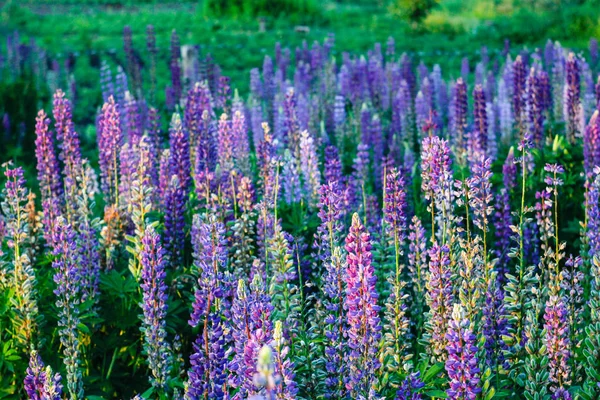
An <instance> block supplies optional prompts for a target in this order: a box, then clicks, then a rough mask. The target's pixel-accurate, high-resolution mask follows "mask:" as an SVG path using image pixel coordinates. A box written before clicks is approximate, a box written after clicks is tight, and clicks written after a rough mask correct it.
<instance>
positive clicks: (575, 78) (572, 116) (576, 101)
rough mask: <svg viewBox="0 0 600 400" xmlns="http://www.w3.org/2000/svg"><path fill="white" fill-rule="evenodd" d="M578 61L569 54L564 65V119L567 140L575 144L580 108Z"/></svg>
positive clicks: (573, 55) (577, 135)
mask: <svg viewBox="0 0 600 400" xmlns="http://www.w3.org/2000/svg"><path fill="white" fill-rule="evenodd" d="M580 68H581V67H580V65H579V61H578V60H577V58H576V57H575V54H573V53H570V54H569V56H568V57H567V60H566V63H565V89H564V93H565V98H564V100H563V105H564V110H565V111H564V119H565V122H566V124H567V139H568V140H569V142H571V143H575V138H577V137H579V135H580V134H581V133H583V132H580V131H579V122H578V115H579V112H580V110H579V109H580V107H581V77H580Z"/></svg>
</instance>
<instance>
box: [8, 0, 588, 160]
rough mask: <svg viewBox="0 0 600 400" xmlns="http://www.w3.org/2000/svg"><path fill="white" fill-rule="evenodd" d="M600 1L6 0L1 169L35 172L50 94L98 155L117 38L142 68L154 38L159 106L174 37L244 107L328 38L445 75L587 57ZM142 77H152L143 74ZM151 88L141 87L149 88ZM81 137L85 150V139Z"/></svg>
mask: <svg viewBox="0 0 600 400" xmlns="http://www.w3.org/2000/svg"><path fill="white" fill-rule="evenodd" d="M599 6H600V0H587V1H586V0H562V1H561V0H337V1H334V0H202V1H198V0H179V1H156V0H8V1H0V39H1V40H0V118H1V119H2V121H1V123H0V137H1V138H2V140H0V161H5V160H8V159H15V160H17V161H20V162H23V163H26V164H30V163H31V161H32V160H33V151H32V147H30V146H29V145H28V144H32V143H33V140H34V137H35V133H34V126H35V114H36V113H37V110H39V109H40V108H42V107H47V106H48V104H49V99H50V95H51V93H52V90H53V89H56V88H57V87H60V88H63V89H64V90H65V91H67V94H68V95H69V96H70V97H71V98H72V100H73V102H74V105H75V109H74V120H75V122H76V123H77V125H78V130H79V133H80V135H82V136H83V141H84V144H85V143H86V142H87V143H90V145H93V144H94V135H95V128H94V122H95V118H96V111H97V109H98V107H99V106H100V105H101V103H102V96H101V91H100V69H101V68H100V67H101V65H102V63H105V64H108V65H110V67H111V68H116V67H118V66H123V67H125V66H126V64H127V62H126V60H125V57H126V56H125V52H124V41H123V32H124V27H125V26H129V27H130V29H131V34H132V44H133V49H134V51H133V54H134V55H135V56H136V57H137V61H136V62H138V63H139V64H140V65H143V64H144V63H147V62H148V61H147V60H148V57H147V54H146V53H147V46H146V40H147V36H146V29H147V26H148V25H153V27H154V32H155V35H156V45H157V57H156V59H157V60H158V62H157V63H156V77H157V78H156V79H157V82H156V86H157V88H159V90H158V91H157V98H156V103H157V105H161V104H164V102H165V93H164V90H161V89H160V88H164V87H165V85H166V84H167V82H168V80H169V79H170V75H169V52H170V39H171V33H172V30H173V29H175V30H176V31H177V34H178V36H179V38H180V42H181V45H182V46H188V45H191V46H193V49H194V51H195V52H196V53H197V59H201V60H207V59H208V60H211V62H214V63H215V64H216V65H218V66H219V67H220V73H222V74H223V75H226V76H229V77H230V78H231V86H232V88H234V89H238V90H239V92H240V95H242V96H245V94H246V93H247V90H248V85H249V82H250V79H249V78H250V77H249V71H250V69H251V68H255V67H260V66H261V65H262V62H263V59H264V56H265V55H271V56H272V55H273V54H274V48H275V44H276V43H277V42H280V43H281V44H282V45H283V46H285V47H289V48H290V49H294V48H296V47H299V46H300V47H301V46H302V45H303V42H306V43H307V46H309V47H310V46H311V45H312V43H313V42H314V41H319V42H321V43H322V42H323V41H324V39H325V38H327V36H328V35H330V34H333V35H334V36H335V47H334V50H333V55H334V56H335V57H339V58H340V59H341V57H342V53H343V52H350V53H351V54H365V53H366V52H367V51H368V50H369V49H372V48H373V45H374V44H375V43H376V42H379V43H381V44H382V46H385V42H386V41H387V39H388V37H390V36H391V37H393V38H394V39H395V42H396V51H397V54H396V55H397V56H398V55H399V54H401V53H403V52H406V53H408V54H409V55H410V56H411V57H412V59H413V65H417V64H418V63H419V62H421V61H423V62H425V63H426V64H428V65H433V64H440V66H441V67H442V71H443V74H444V75H445V76H447V77H453V76H454V77H456V76H458V75H459V74H460V68H461V61H462V59H463V58H464V57H467V58H469V62H470V63H472V65H473V66H474V65H475V63H477V62H478V61H479V59H480V50H481V48H482V47H483V46H485V47H486V48H487V53H486V54H489V56H490V59H491V60H495V59H499V58H500V57H505V56H506V55H507V54H509V53H513V52H514V53H515V54H516V53H517V52H519V51H521V49H523V47H526V48H527V49H528V50H529V51H535V49H542V51H543V47H544V45H545V43H546V41H547V40H548V39H550V40H552V41H560V42H561V44H562V45H563V46H564V47H568V48H572V49H574V50H576V51H585V52H587V51H588V50H587V48H588V43H589V41H590V38H593V37H597V36H598V33H600V25H599V24H598V18H599V15H600V7H599ZM145 70H147V68H146V69H145ZM145 80H146V81H147V78H145ZM86 138H87V139H88V140H86Z"/></svg>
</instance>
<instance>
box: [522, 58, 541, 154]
mask: <svg viewBox="0 0 600 400" xmlns="http://www.w3.org/2000/svg"><path fill="white" fill-rule="evenodd" d="M525 86H526V89H525V90H526V93H525V96H526V104H527V113H528V121H527V122H528V123H529V126H530V128H529V131H530V134H531V135H532V138H533V142H534V143H535V145H536V147H538V148H540V147H541V146H542V145H543V143H542V141H543V134H544V113H543V101H544V100H543V98H542V90H541V89H542V88H541V87H540V80H539V76H538V74H537V72H536V70H535V69H534V68H532V69H531V72H530V73H529V76H528V77H527V81H526V83H525Z"/></svg>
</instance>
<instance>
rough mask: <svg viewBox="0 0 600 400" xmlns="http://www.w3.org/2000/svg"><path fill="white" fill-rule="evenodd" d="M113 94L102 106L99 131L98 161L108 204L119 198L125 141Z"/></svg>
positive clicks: (115, 201) (103, 190) (102, 186)
mask: <svg viewBox="0 0 600 400" xmlns="http://www.w3.org/2000/svg"><path fill="white" fill-rule="evenodd" d="M119 118H120V117H119V112H118V110H117V104H116V103H115V100H114V98H113V96H110V97H109V98H108V101H107V102H106V103H104V105H103V106H102V114H101V116H100V124H99V128H100V131H99V132H98V152H99V157H98V163H99V164H100V179H101V181H102V184H101V188H102V192H104V195H105V196H107V200H106V202H107V203H108V204H117V202H118V198H119V178H118V165H119V164H118V163H119V152H120V151H121V145H122V141H123V137H122V133H121V122H120V119H119Z"/></svg>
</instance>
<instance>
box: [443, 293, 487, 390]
mask: <svg viewBox="0 0 600 400" xmlns="http://www.w3.org/2000/svg"><path fill="white" fill-rule="evenodd" d="M446 339H447V340H448V346H447V350H448V360H446V372H447V373H448V378H449V379H450V387H449V388H448V390H447V391H446V393H447V395H448V399H451V400H475V399H476V398H477V394H478V393H479V392H480V391H481V389H480V388H479V387H478V384H479V368H478V367H477V346H476V345H475V343H476V341H477V338H476V337H475V335H474V334H473V332H472V331H471V328H470V327H469V320H468V319H466V318H465V315H464V310H463V308H462V306H461V305H459V304H455V305H454V310H453V311H452V320H451V321H450V324H449V327H448V333H447V334H446Z"/></svg>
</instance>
